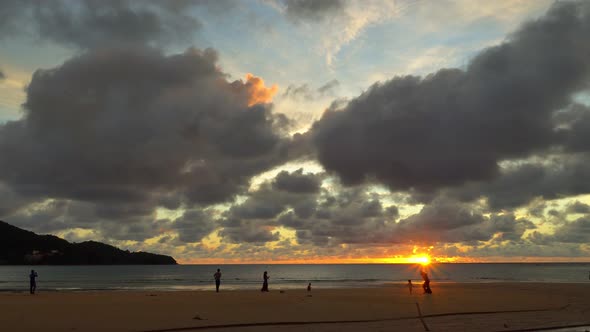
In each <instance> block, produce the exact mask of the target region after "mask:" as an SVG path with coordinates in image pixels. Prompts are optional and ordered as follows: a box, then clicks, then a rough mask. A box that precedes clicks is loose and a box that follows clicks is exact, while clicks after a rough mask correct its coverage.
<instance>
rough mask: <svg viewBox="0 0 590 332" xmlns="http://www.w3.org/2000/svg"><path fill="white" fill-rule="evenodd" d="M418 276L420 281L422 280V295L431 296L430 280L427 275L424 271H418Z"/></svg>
mask: <svg viewBox="0 0 590 332" xmlns="http://www.w3.org/2000/svg"><path fill="white" fill-rule="evenodd" d="M420 275H421V276H422V279H423V280H424V283H423V284H422V288H423V289H424V294H432V290H431V289H430V278H428V273H426V271H424V270H423V271H420Z"/></svg>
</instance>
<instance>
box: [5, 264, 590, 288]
mask: <svg viewBox="0 0 590 332" xmlns="http://www.w3.org/2000/svg"><path fill="white" fill-rule="evenodd" d="M31 268H33V269H35V270H36V271H37V272H38V274H39V278H38V281H37V286H38V289H39V290H211V289H213V288H214V287H213V273H215V270H216V269H217V268H221V272H222V274H223V278H222V288H223V289H253V290H256V289H259V288H260V286H261V283H262V281H261V279H262V273H263V272H264V271H268V273H269V275H270V277H271V279H270V288H271V289H294V288H305V287H306V286H307V283H308V282H311V283H312V285H313V286H314V287H318V288H319V287H321V288H335V287H344V288H346V287H373V286H380V285H384V284H394V283H405V282H407V280H408V279H412V280H413V281H414V282H415V283H420V282H421V280H420V275H419V269H420V267H419V266H417V265H405V264H363V265H351V264H347V265H331V264H329V265H323V264H322V265H220V266H215V265H176V266H153V265H149V266H148V265H141V266H131V265H130V266H34V267H28V266H0V291H14V290H26V289H28V273H29V271H30V270H31ZM428 269H429V274H430V276H431V279H432V281H433V282H434V283H435V282H584V283H590V280H589V273H590V263H543V264H531V263H527V264H434V265H431V266H429V268H428Z"/></svg>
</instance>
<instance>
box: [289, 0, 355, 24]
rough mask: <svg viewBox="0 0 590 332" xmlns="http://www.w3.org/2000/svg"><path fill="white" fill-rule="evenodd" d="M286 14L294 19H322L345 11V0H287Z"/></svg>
mask: <svg viewBox="0 0 590 332" xmlns="http://www.w3.org/2000/svg"><path fill="white" fill-rule="evenodd" d="M285 4H286V5H287V7H286V15H287V17H288V18H290V19H292V20H294V21H321V20H324V19H326V18H327V17H330V16H333V15H338V14H341V13H343V9H344V6H345V2H344V0H321V1H315V0H285Z"/></svg>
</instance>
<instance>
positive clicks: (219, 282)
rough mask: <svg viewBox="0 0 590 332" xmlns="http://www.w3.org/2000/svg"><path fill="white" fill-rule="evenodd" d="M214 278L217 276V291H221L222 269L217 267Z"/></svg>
mask: <svg viewBox="0 0 590 332" xmlns="http://www.w3.org/2000/svg"><path fill="white" fill-rule="evenodd" d="M213 278H215V291H216V292H217V293H219V285H221V270H219V269H217V272H215V274H214V275H213Z"/></svg>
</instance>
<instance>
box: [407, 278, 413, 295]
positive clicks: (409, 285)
mask: <svg viewBox="0 0 590 332" xmlns="http://www.w3.org/2000/svg"><path fill="white" fill-rule="evenodd" d="M412 287H413V286H412V280H410V279H408V289H409V290H410V294H412Z"/></svg>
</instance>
